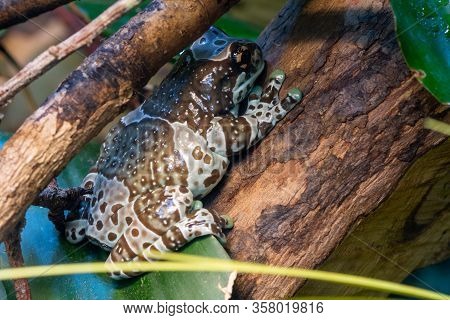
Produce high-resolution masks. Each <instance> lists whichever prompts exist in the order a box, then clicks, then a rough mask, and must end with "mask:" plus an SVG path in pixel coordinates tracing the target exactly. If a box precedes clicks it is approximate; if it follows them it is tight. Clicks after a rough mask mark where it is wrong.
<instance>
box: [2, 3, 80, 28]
mask: <svg viewBox="0 0 450 320" xmlns="http://www.w3.org/2000/svg"><path fill="white" fill-rule="evenodd" d="M72 1H73V0H33V1H30V0H0V29H3V28H7V27H10V26H12V25H14V24H17V23H20V22H24V21H26V20H28V19H31V18H33V17H36V16H38V15H40V14H41V13H44V12H47V11H50V10H53V9H55V8H57V7H59V6H62V5H65V4H66V3H69V2H72Z"/></svg>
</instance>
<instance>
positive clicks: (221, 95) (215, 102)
mask: <svg viewBox="0 0 450 320" xmlns="http://www.w3.org/2000/svg"><path fill="white" fill-rule="evenodd" d="M264 65H265V62H264V59H263V57H262V52H261V49H260V48H259V47H258V45H257V44H256V43H254V42H252V41H249V40H242V39H236V38H232V37H229V36H228V35H226V34H225V33H224V32H222V31H221V30H219V29H217V28H215V27H211V28H210V29H209V30H208V31H207V32H206V33H205V34H204V35H202V36H201V37H200V38H199V39H197V40H196V41H195V42H194V43H193V44H192V45H191V46H190V47H189V48H188V49H186V50H185V51H184V52H183V53H182V55H181V57H180V59H179V61H178V63H177V66H176V67H175V70H174V74H178V75H181V74H182V73H184V74H185V75H186V76H188V77H189V86H190V88H191V89H192V92H194V93H195V94H197V95H198V99H199V101H201V103H202V104H203V105H206V106H207V108H208V109H209V111H211V112H212V113H214V114H215V115H221V114H226V113H233V114H235V115H237V112H238V104H239V103H240V102H241V101H242V100H243V99H244V98H245V97H246V96H247V95H248V93H249V91H250V89H251V88H252V87H253V84H254V82H255V80H256V79H257V78H258V76H259V75H260V74H261V72H262V71H263V69H264Z"/></svg>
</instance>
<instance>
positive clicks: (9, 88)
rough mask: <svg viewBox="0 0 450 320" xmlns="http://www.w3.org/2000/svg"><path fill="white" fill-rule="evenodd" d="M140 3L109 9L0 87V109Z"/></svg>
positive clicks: (123, 0) (126, 1) (124, 0)
mask: <svg viewBox="0 0 450 320" xmlns="http://www.w3.org/2000/svg"><path fill="white" fill-rule="evenodd" d="M140 2H141V0H119V1H117V2H116V3H115V4H113V5H112V6H111V7H109V8H108V9H106V10H105V11H104V12H103V13H102V14H101V15H99V16H98V17H97V18H96V19H94V20H93V21H92V22H91V23H89V24H88V25H86V26H85V27H84V28H82V29H81V30H80V31H78V32H77V33H75V34H73V35H72V36H70V37H69V38H67V39H66V40H64V41H63V42H61V43H59V44H58V45H55V46H52V47H50V48H48V49H47V50H46V51H44V52H43V53H41V54H40V55H39V56H37V57H36V58H35V59H34V60H32V61H31V62H29V63H28V64H27V65H26V66H25V67H24V68H23V69H22V70H20V71H19V72H18V73H17V74H16V75H15V76H14V77H12V78H11V79H9V80H8V81H7V82H6V83H4V84H3V85H2V86H1V87H0V109H1V108H4V107H5V106H6V105H7V104H8V102H9V101H10V100H11V98H13V97H14V96H15V95H16V94H17V92H18V91H20V90H21V89H22V88H23V87H25V86H27V85H28V84H29V83H30V82H32V81H33V80H35V79H37V78H38V77H39V76H40V75H42V74H43V73H44V72H46V71H47V70H49V69H50V68H51V67H53V66H54V65H55V64H57V63H58V62H59V61H61V60H63V59H64V58H66V57H67V56H68V55H70V54H71V53H73V52H74V51H76V50H78V49H79V48H81V47H83V46H85V45H88V44H89V43H91V42H92V41H93V40H94V39H95V38H96V37H97V36H98V35H99V34H100V33H101V32H102V31H103V30H104V29H105V28H106V27H107V26H108V25H109V24H111V23H112V22H113V21H115V20H117V19H118V18H119V17H121V16H122V15H123V14H124V13H125V12H127V11H128V10H130V9H131V8H133V7H135V6H137V5H138V4H139V3H140Z"/></svg>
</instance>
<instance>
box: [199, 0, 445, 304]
mask: <svg viewBox="0 0 450 320" xmlns="http://www.w3.org/2000/svg"><path fill="white" fill-rule="evenodd" d="M301 6H302V1H295V0H293V1H289V3H288V4H287V5H286V7H285V8H284V9H283V10H282V12H281V13H280V15H279V16H278V17H277V18H276V19H275V20H274V21H273V22H272V23H271V25H269V26H268V28H267V29H266V31H265V32H264V33H263V35H262V36H261V37H260V39H259V41H260V44H261V45H262V47H263V48H264V51H265V53H266V58H267V60H268V61H269V63H270V64H271V67H272V68H273V67H279V68H282V69H283V70H284V71H286V74H287V76H288V78H287V81H286V84H285V89H286V88H290V87H294V86H296V87H299V88H302V89H303V91H304V92H305V98H304V100H303V102H302V104H303V107H304V111H303V112H302V113H300V110H302V108H301V107H299V108H298V109H296V110H297V111H296V110H294V111H292V112H291V113H290V114H289V115H288V116H287V119H285V120H284V121H283V123H282V124H281V125H280V126H277V127H276V128H275V129H274V131H272V132H271V133H270V134H269V136H268V137H267V138H266V139H265V140H264V141H263V142H262V143H261V144H259V145H258V146H257V147H256V148H254V149H253V150H252V151H251V152H250V154H249V155H247V156H246V157H245V158H244V159H243V160H241V161H239V159H237V160H236V163H235V165H234V167H233V170H231V172H230V174H229V176H228V177H227V178H226V180H225V181H224V183H223V184H222V187H221V188H219V191H218V192H216V193H215V194H214V195H212V196H211V197H210V198H209V199H210V201H209V202H210V203H209V204H206V205H207V206H209V207H212V208H213V209H214V210H216V211H217V212H221V213H227V214H230V215H231V216H232V217H233V218H234V219H235V227H234V229H233V230H232V231H231V232H230V233H229V237H228V239H229V245H228V247H229V250H230V253H231V256H232V257H233V258H235V259H239V260H247V261H257V262H262V263H268V264H274V265H283V266H298V267H305V268H317V267H319V266H320V265H321V264H322V263H324V261H326V259H327V258H328V257H329V256H330V254H331V253H333V251H334V250H336V248H337V247H338V245H339V244H340V243H341V242H342V241H343V239H344V237H345V236H347V235H348V234H349V232H350V231H351V230H352V229H353V228H354V227H355V226H356V225H357V224H358V223H359V222H361V221H362V220H364V219H366V217H368V216H370V215H371V213H373V212H374V210H375V209H376V208H378V207H379V206H380V205H381V204H382V203H383V201H385V200H386V199H387V197H388V196H389V195H390V194H391V193H392V191H393V189H394V188H395V187H396V185H397V184H398V182H399V180H400V178H401V177H402V176H403V175H404V174H405V172H406V171H407V169H408V168H409V167H410V166H411V164H412V163H413V162H414V161H415V160H416V159H417V158H419V157H420V156H421V155H423V154H424V153H425V152H426V151H428V150H430V149H432V148H433V147H434V146H436V145H438V144H439V143H441V142H442V141H443V140H444V139H445V137H444V136H443V135H440V134H437V133H433V132H430V131H428V130H425V129H423V120H424V118H425V117H426V116H429V115H433V117H436V118H445V117H446V116H447V117H448V115H447V113H446V110H448V109H446V108H444V107H442V106H440V105H439V104H438V103H437V102H436V101H435V100H434V98H433V97H432V96H431V95H430V94H429V93H428V92H427V91H426V90H425V89H423V88H422V86H421V85H420V84H419V83H418V82H417V81H416V79H415V78H414V76H413V74H412V73H411V72H410V71H409V70H408V68H407V66H406V65H405V63H404V60H403V57H402V55H401V53H400V50H399V47H398V45H397V42H396V38H395V33H394V25H393V16H392V13H391V10H390V7H389V2H388V1H387V0H385V1H380V0H363V1H358V2H355V1H345V0H336V1H328V0H315V1H307V2H306V4H305V7H304V9H303V11H301ZM437 170H443V169H442V167H437ZM440 174H442V172H441V173H440ZM411 196H412V194H411ZM443 223H447V227H448V221H443ZM441 231H442V229H441ZM372 245H376V244H372ZM403 254H405V255H406V254H412V253H411V252H408V253H406V252H403ZM425 254H433V253H425ZM372 263H373V264H375V265H376V262H372ZM377 266H378V267H379V265H377ZM409 267H410V266H409ZM341 271H345V270H341ZM303 283H304V282H303V281H300V280H298V279H291V278H284V277H267V276H257V275H242V276H240V277H238V279H237V282H236V286H235V291H234V292H235V296H236V297H238V298H255V299H264V298H284V297H290V296H292V295H293V294H294V293H295V292H296V291H297V290H298V289H299V288H300V286H301V285H302V284H303Z"/></svg>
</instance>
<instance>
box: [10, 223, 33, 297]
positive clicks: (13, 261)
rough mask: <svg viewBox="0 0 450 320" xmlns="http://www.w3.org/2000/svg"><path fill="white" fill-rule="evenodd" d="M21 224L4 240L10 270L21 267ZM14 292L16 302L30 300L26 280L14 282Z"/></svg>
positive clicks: (29, 291) (28, 286)
mask: <svg viewBox="0 0 450 320" xmlns="http://www.w3.org/2000/svg"><path fill="white" fill-rule="evenodd" d="M22 226H23V222H22V223H19V225H18V226H16V227H15V228H14V230H12V231H11V233H10V235H9V236H8V238H7V239H5V249H6V254H7V256H8V262H9V265H10V266H11V267H12V268H19V267H23V265H24V263H23V255H22V246H21V243H20V242H21V237H20V233H21V231H22ZM14 290H15V291H16V298H17V300H30V299H31V290H30V285H29V283H28V280H27V279H16V280H14Z"/></svg>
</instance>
